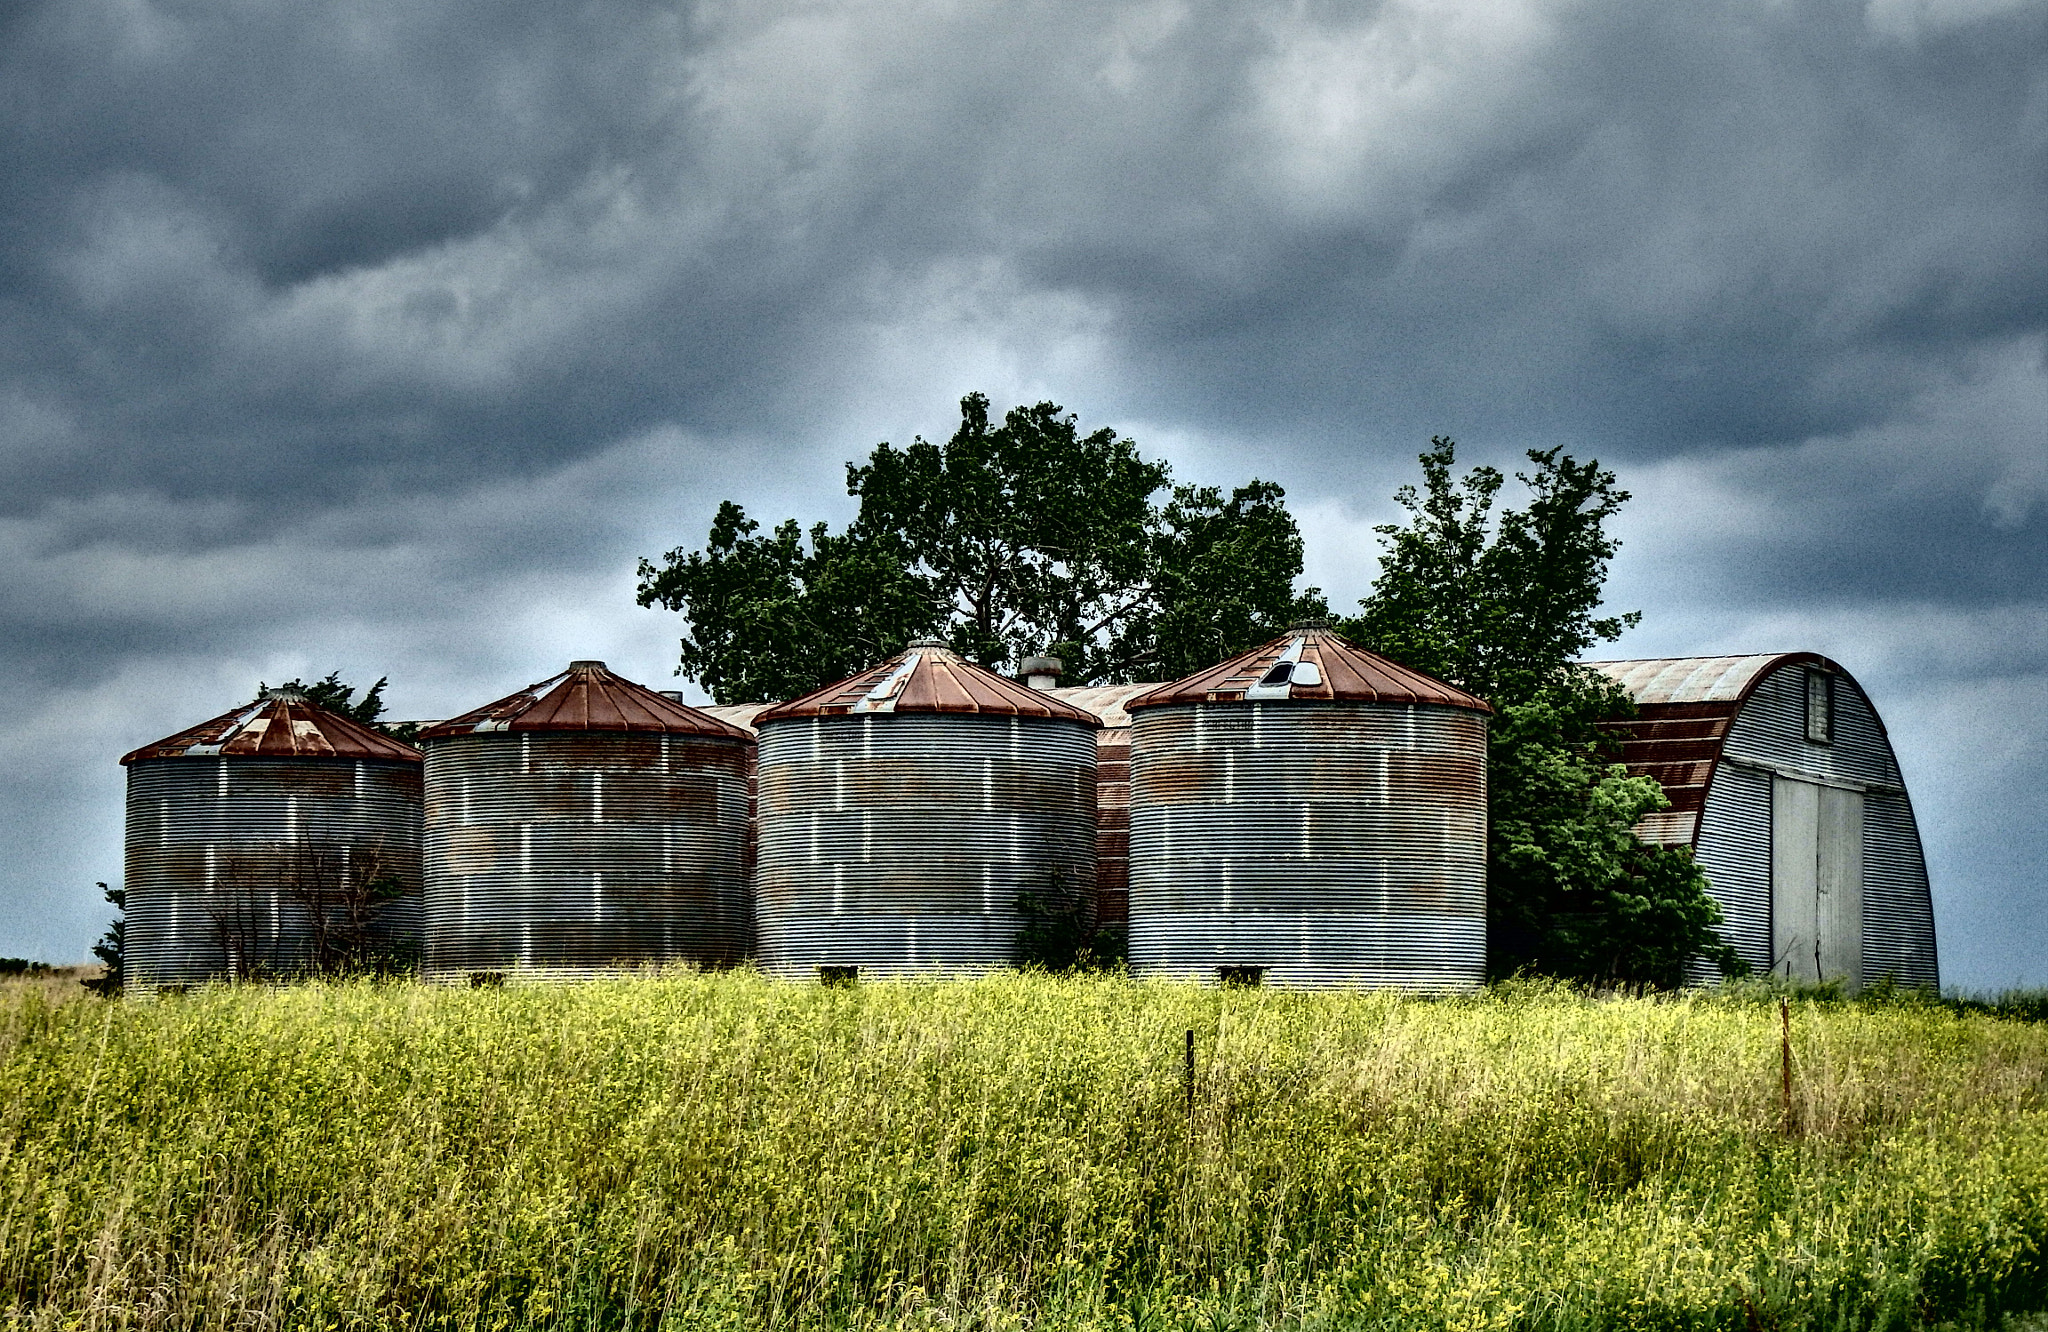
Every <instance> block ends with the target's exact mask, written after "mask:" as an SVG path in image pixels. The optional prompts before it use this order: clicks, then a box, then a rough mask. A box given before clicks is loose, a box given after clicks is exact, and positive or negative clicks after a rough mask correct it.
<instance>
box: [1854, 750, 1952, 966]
mask: <svg viewBox="0 0 2048 1332" xmlns="http://www.w3.org/2000/svg"><path fill="white" fill-rule="evenodd" d="M1887 976H1889V977H1891V978H1892V979H1893V980H1894V981H1895V982H1896V983H1898V984H1900V985H1927V986H1933V987H1935V988H1939V987H1940V985H1941V971H1940V968H1939V966H1938V965H1937V963H1936V959H1935V952H1934V901H1933V897H1932V895H1931V894H1930V893H1929V891H1928V884H1927V861H1926V858H1925V857H1924V856H1923V855H1922V854H1921V851H1920V829H1919V826H1918V824H1916V823H1915V822H1914V819H1913V806H1912V803H1911V801H1910V800H1908V799H1907V797H1906V796H1905V795H1903V794H1896V795H1895V794H1880V793H1878V792H1875V791H1873V792H1871V793H1870V794H1869V795H1867V796H1865V797H1864V803H1863V979H1864V982H1865V983H1866V984H1869V983H1873V982H1876V981H1881V980H1883V979H1884V978H1885V977H1887Z"/></svg>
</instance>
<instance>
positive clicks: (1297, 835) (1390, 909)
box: [1125, 626, 1489, 992]
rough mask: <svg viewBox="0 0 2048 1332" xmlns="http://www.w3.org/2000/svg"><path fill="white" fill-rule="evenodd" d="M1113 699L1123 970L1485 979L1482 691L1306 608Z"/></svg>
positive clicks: (1327, 979)
mask: <svg viewBox="0 0 2048 1332" xmlns="http://www.w3.org/2000/svg"><path fill="white" fill-rule="evenodd" d="M1125 706H1126V707H1127V708H1128V710H1129V711H1130V714H1131V719H1132V722H1131V794H1130V801H1131V815H1130V817H1131V870H1130V875H1131V898H1130V916H1131V923H1130V950H1131V969H1132V971H1133V972H1134V973H1136V974H1137V975H1140V976H1163V977H1177V978H1184V979H1193V980H1202V981H1208V982H1216V981H1227V980H1232V979H1242V980H1258V981H1264V982H1267V983H1273V984H1282V985H1299V986H1322V985H1358V986H1387V987H1397V988H1401V989H1408V990H1417V991H1425V992H1456V991H1467V990H1472V989H1475V988H1477V987H1478V985H1479V984H1480V983H1481V982H1482V981H1483V980H1484V978H1485V972H1486V718H1487V713H1488V711H1489V709H1488V708H1487V706H1486V704H1485V703H1483V702H1481V701H1480V700H1479V699H1477V698H1474V697H1472V696H1471V695H1469V694H1466V693H1463V692H1461V691H1459V690H1457V689H1453V688H1451V687H1450V686H1449V685H1446V684H1443V683H1442V682H1440V681H1437V680H1433V679H1431V678H1429V677H1428V676H1426V675H1422V674H1420V673H1418V672H1415V671H1411V670H1408V669H1406V668H1404V667H1401V666H1397V665H1395V664H1394V663H1393V662H1390V661H1387V660H1386V659H1385V658H1382V657H1378V656H1375V655H1373V654H1372V653H1370V652H1366V651H1364V650H1363V649H1361V648H1359V647H1356V646H1355V645H1353V644H1351V643H1349V642H1346V641H1345V640H1344V639H1343V638H1341V637H1339V636H1338V635H1336V634H1334V633H1332V632H1330V631H1329V630H1327V629H1323V628H1320V627H1313V626H1311V627H1303V628H1300V629H1297V630H1295V631H1293V632H1290V633H1288V634H1285V635H1283V636H1281V637H1279V638H1276V639H1274V640H1273V641H1272V642H1270V643H1267V644H1265V645H1263V646H1261V647H1258V648H1254V649H1253V650H1252V651H1250V652H1246V653H1244V654H1242V655H1240V656H1237V657H1233V658H1232V659H1230V660H1229V661H1227V662H1224V663H1223V664H1221V665H1219V666H1216V667H1214V668H1212V669H1210V670H1207V671H1203V672H1201V673H1199V674H1196V675H1192V676H1189V677H1188V678H1187V679H1184V680H1180V681H1176V682H1174V683H1172V684H1168V685H1162V686H1160V687H1158V688H1157V689H1154V690H1152V691H1151V692H1149V693H1146V694H1142V695H1140V696H1138V697H1137V698H1134V699H1131V700H1130V701H1129V702H1128V703H1127V704H1126V705H1125Z"/></svg>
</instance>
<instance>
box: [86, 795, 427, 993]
mask: <svg viewBox="0 0 2048 1332" xmlns="http://www.w3.org/2000/svg"><path fill="white" fill-rule="evenodd" d="M127 816H128V821H127V869H126V879H125V887H126V889H127V893H128V897H127V905H126V908H125V911H124V917H125V919H126V921H127V933H126V945H125V958H124V961H125V965H126V969H127V976H128V984H129V986H130V988H133V989H139V990H148V989H155V988H157V987H159V986H164V985H192V984H198V983H201V982H204V981H208V980H218V979H224V978H227V977H229V976H230V975H240V976H252V975H253V976H259V977H261V976H288V975H291V974H292V973H294V972H297V971H299V970H301V969H302V968H304V967H305V966H306V965H307V963H308V962H309V960H310V959H311V954H312V940H313V930H312V923H311V917H310V916H309V914H308V911H307V907H306V905H305V900H304V897H303V896H302V894H303V893H304V891H305V886H306V885H308V883H309V879H310V877H311V876H318V883H317V884H316V885H314V886H316V887H318V888H319V889H320V890H322V891H331V890H332V889H333V888H334V887H335V886H336V885H337V884H338V883H339V882H341V879H342V876H346V875H349V874H354V873H363V872H374V873H376V874H378V875H379V876H382V875H385V874H389V875H392V876H394V877H396V878H398V879H399V880H400V881H401V882H402V883H404V884H405V885H406V887H407V892H406V894H405V895H404V896H401V897H399V898H397V899H395V900H392V901H389V902H386V903H384V904H383V905H382V906H381V907H379V908H377V912H376V916H375V918H374V921H373V925H372V929H371V931H370V934H371V939H370V945H371V947H372V948H373V949H374V950H375V951H376V952H378V953H380V954H382V955H383V956H384V957H385V958H387V959H390V960H392V961H396V962H399V963H405V962H408V961H410V960H411V958H413V957H416V956H417V953H418V947H419V935H420V897H419V889H420V769H419V765H418V764H413V763H384V762H377V761H374V760H354V761H351V760H336V759H324V760H323V759H249V758H236V759H219V758H175V759H145V760H141V761H138V762H136V763H134V764H132V765H131V766H130V767H129V769H128V810H127ZM294 885H299V886H298V887H296V888H295V886H294Z"/></svg>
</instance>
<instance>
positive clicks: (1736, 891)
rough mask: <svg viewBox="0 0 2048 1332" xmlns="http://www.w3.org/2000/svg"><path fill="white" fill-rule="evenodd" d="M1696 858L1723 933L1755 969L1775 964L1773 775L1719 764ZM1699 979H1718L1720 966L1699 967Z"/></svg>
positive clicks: (1696, 975) (1709, 791) (1703, 815)
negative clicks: (1772, 917) (1772, 949)
mask: <svg viewBox="0 0 2048 1332" xmlns="http://www.w3.org/2000/svg"><path fill="white" fill-rule="evenodd" d="M1694 854H1695V859H1697V860H1698V862H1699V866H1700V868H1701V869H1702V870H1705V871H1706V875H1707V886H1708V891H1709V893H1710V894H1711V896H1712V897H1713V899H1714V900H1715V901H1716V902H1718V903H1720V904H1721V917H1722V922H1721V937H1722V938H1724V939H1726V940H1727V941H1728V943H1729V944H1730V945H1731V946H1733V947H1734V949H1735V951H1736V952H1737V953H1739V954H1740V955H1741V956H1742V960H1743V961H1744V962H1747V963H1748V964H1749V965H1750V967H1751V969H1752V970H1755V971H1758V972H1763V971H1768V970H1770V967H1771V775H1770V774H1769V773H1767V772H1759V771H1757V770H1756V769H1755V768H1738V767H1735V766H1734V765H1733V764H1729V763H1723V764H1720V765H1719V766H1718V767H1717V768H1716V769H1715V772H1714V780H1713V782H1712V784H1711V785H1709V786H1708V788H1707V800H1706V807H1705V808H1704V809H1702V810H1701V811H1700V840H1699V846H1698V848H1697V850H1696V851H1695V853H1694ZM1693 976H1694V978H1695V979H1697V980H1700V981H1714V980H1719V979H1720V977H1721V973H1720V971H1719V969H1718V968H1714V969H1710V968H1706V967H1704V966H1698V965H1696V966H1695V967H1694V968H1693Z"/></svg>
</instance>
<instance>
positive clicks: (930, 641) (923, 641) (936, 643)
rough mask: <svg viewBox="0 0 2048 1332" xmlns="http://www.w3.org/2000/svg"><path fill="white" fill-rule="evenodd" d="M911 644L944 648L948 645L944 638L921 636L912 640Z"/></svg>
mask: <svg viewBox="0 0 2048 1332" xmlns="http://www.w3.org/2000/svg"><path fill="white" fill-rule="evenodd" d="M910 646H912V647H914V648H942V647H944V646H946V640H945V639H943V638H920V639H917V640H915V641H914V642H912V643H911V645H910Z"/></svg>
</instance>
